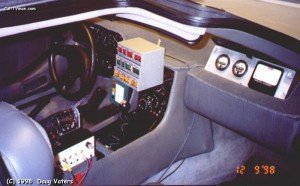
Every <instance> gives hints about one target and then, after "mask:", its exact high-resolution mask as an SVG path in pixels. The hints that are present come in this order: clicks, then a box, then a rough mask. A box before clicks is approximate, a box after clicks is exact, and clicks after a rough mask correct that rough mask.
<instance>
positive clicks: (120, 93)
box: [115, 83, 125, 103]
mask: <svg viewBox="0 0 300 186" xmlns="http://www.w3.org/2000/svg"><path fill="white" fill-rule="evenodd" d="M124 95H125V89H124V87H122V86H121V85H119V84H118V83H117V84H116V90H115V101H116V102H117V103H121V101H123V100H124V99H125V97H124Z"/></svg>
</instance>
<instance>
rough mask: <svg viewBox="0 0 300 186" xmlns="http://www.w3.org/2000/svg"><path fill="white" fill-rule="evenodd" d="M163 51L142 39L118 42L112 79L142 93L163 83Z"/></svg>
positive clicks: (161, 48)
mask: <svg viewBox="0 0 300 186" xmlns="http://www.w3.org/2000/svg"><path fill="white" fill-rule="evenodd" d="M164 55H165V49H164V48H163V47H160V46H158V45H156V44H153V43H151V42H149V41H147V40H145V39H142V38H134V39H129V40H124V41H121V42H118V53H117V55H116V66H115V69H114V77H115V78H116V79H118V80H120V81H122V82H124V83H125V84H126V85H128V86H129V87H131V88H133V89H135V90H137V91H142V90H145V89H148V88H152V87H155V86H157V85H160V84H162V83H163V74H164Z"/></svg>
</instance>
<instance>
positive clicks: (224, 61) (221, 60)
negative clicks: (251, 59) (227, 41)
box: [215, 54, 230, 71]
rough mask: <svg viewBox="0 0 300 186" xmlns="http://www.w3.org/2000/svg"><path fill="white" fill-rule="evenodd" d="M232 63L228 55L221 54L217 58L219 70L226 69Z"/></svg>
mask: <svg viewBox="0 0 300 186" xmlns="http://www.w3.org/2000/svg"><path fill="white" fill-rule="evenodd" d="M229 64H230V59H229V57H228V56H227V55H225V54H223V55H220V56H219V57H218V58H217V60H216V63H215V65H216V68H217V69H218V70H221V71H223V70H225V69H226V68H227V67H228V66H229Z"/></svg>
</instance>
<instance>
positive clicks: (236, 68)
mask: <svg viewBox="0 0 300 186" xmlns="http://www.w3.org/2000/svg"><path fill="white" fill-rule="evenodd" d="M247 70H248V65H247V63H246V62H245V61H243V60H239V61H237V62H236V63H234V65H233V67H232V73H233V74H234V75H235V76H236V77H242V76H243V75H245V74H246V72H247Z"/></svg>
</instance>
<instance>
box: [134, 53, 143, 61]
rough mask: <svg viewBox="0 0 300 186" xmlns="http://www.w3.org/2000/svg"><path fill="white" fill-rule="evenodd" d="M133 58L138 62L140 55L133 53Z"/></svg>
mask: <svg viewBox="0 0 300 186" xmlns="http://www.w3.org/2000/svg"><path fill="white" fill-rule="evenodd" d="M134 59H135V60H137V61H139V62H141V59H142V58H141V56H140V55H138V54H134Z"/></svg>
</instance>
